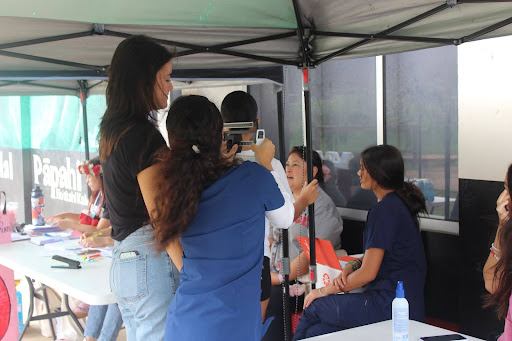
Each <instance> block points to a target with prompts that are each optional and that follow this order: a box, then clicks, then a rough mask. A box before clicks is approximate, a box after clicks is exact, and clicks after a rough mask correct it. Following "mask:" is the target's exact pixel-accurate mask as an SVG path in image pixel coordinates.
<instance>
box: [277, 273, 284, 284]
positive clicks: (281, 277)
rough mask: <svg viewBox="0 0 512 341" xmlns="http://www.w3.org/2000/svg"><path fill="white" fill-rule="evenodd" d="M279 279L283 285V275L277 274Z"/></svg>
mask: <svg viewBox="0 0 512 341" xmlns="http://www.w3.org/2000/svg"><path fill="white" fill-rule="evenodd" d="M277 277H278V278H279V283H283V282H284V278H283V275H281V274H277Z"/></svg>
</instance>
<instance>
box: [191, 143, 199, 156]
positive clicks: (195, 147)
mask: <svg viewBox="0 0 512 341" xmlns="http://www.w3.org/2000/svg"><path fill="white" fill-rule="evenodd" d="M192 150H193V151H194V152H195V153H196V154H199V153H200V150H199V147H198V146H197V145H195V144H194V145H192Z"/></svg>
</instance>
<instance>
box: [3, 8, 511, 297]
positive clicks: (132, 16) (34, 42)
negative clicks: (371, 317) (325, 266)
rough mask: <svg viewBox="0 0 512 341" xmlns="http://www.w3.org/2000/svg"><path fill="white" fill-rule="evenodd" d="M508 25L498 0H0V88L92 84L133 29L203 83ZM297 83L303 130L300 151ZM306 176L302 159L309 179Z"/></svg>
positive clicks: (452, 39) (19, 90)
mask: <svg viewBox="0 0 512 341" xmlns="http://www.w3.org/2000/svg"><path fill="white" fill-rule="evenodd" d="M511 23H512V1H499V0H497V1H484V0H482V1H478V0H460V1H457V0H447V1H432V0H374V1H361V0H346V1H336V0H321V1H320V0H260V1H247V0H188V1H178V0H170V1H169V0H150V1H146V2H141V1H137V0H108V1H104V0H89V1H88V2H87V3H78V2H74V1H69V0H52V1H51V2H48V1H39V0H4V1H2V3H0V32H2V34H1V35H0V95H2V94H4V95H5V94H23V95H27V94H50V93H52V94H77V92H80V93H82V94H84V93H85V94H87V93H88V92H94V91H97V90H100V89H101V87H102V86H104V85H103V83H100V84H98V83H99V82H102V81H105V80H106V79H107V78H108V65H109V63H110V60H111V58H112V55H113V52H114V50H115V48H116V47H117V45H118V44H119V43H120V41H121V40H123V39H125V38H127V37H129V36H131V35H134V34H146V35H148V36H151V37H153V38H155V39H157V40H158V41H159V42H160V43H161V44H164V45H167V46H173V47H176V53H177V58H176V59H175V62H174V70H175V71H173V79H174V80H177V81H182V82H184V83H183V85H184V86H185V85H186V84H188V85H190V82H197V81H201V82H208V81H207V80H206V79H211V78H216V81H218V80H219V79H220V80H222V81H226V80H231V79H239V78H244V79H247V78H250V79H252V81H253V82H260V81H261V79H262V78H270V79H272V81H274V82H278V83H279V82H280V80H279V79H278V78H279V77H277V79H276V78H272V77H265V73H264V71H262V70H264V69H262V67H268V66H275V65H292V66H296V67H298V68H304V69H308V68H314V67H315V66H317V65H319V64H320V63H322V62H324V61H327V60H329V59H332V58H357V57H365V56H376V55H384V54H390V53H398V52H404V51H411V50H417V49H423V48H428V47H435V46H443V45H459V44H462V43H465V42H468V41H473V40H477V39H484V38H491V37H498V36H504V35H510V34H512V25H510V24H511ZM305 80H306V83H305V87H304V108H305V110H304V112H305V122H306V129H305V134H304V135H305V137H306V139H305V142H306V143H305V144H306V146H307V153H308V155H311V144H310V143H309V141H311V121H310V116H311V115H310V101H309V90H308V87H307V77H306V78H305ZM209 84H211V83H209ZM43 89H44V90H43ZM83 102H84V101H83ZM84 112H86V111H85V107H84ZM85 117H86V115H85ZM278 121H279V124H280V127H281V129H280V131H281V132H282V131H283V130H282V126H283V122H282V119H281V120H278ZM85 126H87V125H86V124H85ZM280 145H282V146H284V143H280ZM306 158H307V159H308V160H311V157H308V156H307V157H306ZM312 173H313V171H312V165H311V162H308V176H309V177H310V178H312ZM310 209H311V208H310ZM309 216H310V217H311V218H310V237H311V238H312V239H313V240H314V236H315V233H314V215H313V214H310V215H309ZM284 240H288V238H287V236H285V237H284ZM310 245H311V264H312V269H313V270H314V267H315V266H314V264H315V250H314V245H315V244H314V243H311V244H310ZM285 278H286V279H288V276H285ZM286 288H287V286H286ZM286 301H287V300H286Z"/></svg>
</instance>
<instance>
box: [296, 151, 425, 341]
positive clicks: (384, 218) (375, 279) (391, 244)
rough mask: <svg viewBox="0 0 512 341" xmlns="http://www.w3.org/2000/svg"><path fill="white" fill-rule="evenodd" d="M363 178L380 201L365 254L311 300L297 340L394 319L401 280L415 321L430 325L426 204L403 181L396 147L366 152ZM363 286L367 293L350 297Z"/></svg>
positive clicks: (368, 227)
mask: <svg viewBox="0 0 512 341" xmlns="http://www.w3.org/2000/svg"><path fill="white" fill-rule="evenodd" d="M358 175H359V179H360V183H361V188H362V189H365V190H371V191H373V193H375V195H376V196H377V198H378V199H379V202H378V203H377V204H375V205H374V206H373V207H372V208H371V209H370V211H369V212H368V217H367V220H366V229H365V231H364V255H363V257H361V258H360V259H358V260H355V261H352V262H349V263H348V264H347V265H346V266H345V267H344V268H343V270H342V273H341V275H340V276H339V277H337V278H336V279H335V280H334V281H333V282H334V283H333V285H331V286H328V287H323V288H320V289H315V290H313V291H311V293H310V294H309V295H308V296H307V297H306V299H305V301H304V307H305V308H306V309H305V310H304V312H303V315H302V317H301V319H300V320H299V324H298V326H297V330H296V332H295V336H294V340H302V339H304V338H307V337H312V336H316V335H322V334H327V333H331V332H335V331H338V330H343V329H348V328H353V327H358V326H362V325H366V324H370V323H375V322H380V321H384V320H389V319H391V302H392V301H393V299H394V298H395V289H396V285H397V281H403V282H404V289H405V297H406V298H407V300H408V301H409V317H410V319H412V320H417V321H424V320H425V306H424V298H423V288H424V286H425V277H426V261H425V253H424V250H423V243H422V240H421V235H420V230H419V222H418V214H419V213H421V212H423V213H425V212H426V207H425V199H424V197H423V195H422V193H421V191H420V190H419V189H417V188H416V187H414V186H413V185H412V184H410V183H408V182H404V162H403V159H402V155H401V154H400V151H398V149H396V148H395V147H393V146H389V145H383V146H375V147H370V148H368V149H366V150H365V151H364V152H363V153H362V154H361V168H360V170H359V172H358ZM363 286H365V290H364V292H362V293H350V291H352V290H355V289H358V288H361V287H363ZM340 292H343V293H344V294H341V295H336V294H337V293H340Z"/></svg>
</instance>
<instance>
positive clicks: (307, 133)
mask: <svg viewBox="0 0 512 341" xmlns="http://www.w3.org/2000/svg"><path fill="white" fill-rule="evenodd" d="M302 72H303V79H302V93H303V96H302V98H303V101H302V105H303V107H302V109H303V110H302V115H303V122H304V125H303V130H304V131H303V136H304V146H305V147H306V160H307V168H308V172H307V174H308V182H311V181H313V146H312V140H313V138H312V133H311V131H312V124H311V94H310V90H309V73H308V69H303V70H302ZM318 171H320V170H318ZM308 210H309V211H308V220H309V245H310V246H309V247H310V261H309V272H310V275H311V282H312V283H311V288H312V289H315V283H316V248H315V205H314V204H311V205H309V207H308Z"/></svg>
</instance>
